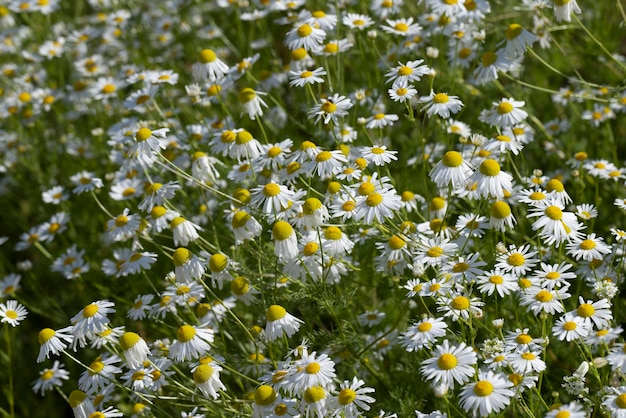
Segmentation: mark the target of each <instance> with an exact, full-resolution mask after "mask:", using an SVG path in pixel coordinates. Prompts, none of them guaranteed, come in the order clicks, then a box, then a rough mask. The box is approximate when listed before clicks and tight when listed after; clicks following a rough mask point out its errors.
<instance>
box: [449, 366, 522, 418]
mask: <svg viewBox="0 0 626 418" xmlns="http://www.w3.org/2000/svg"><path fill="white" fill-rule="evenodd" d="M512 387H513V383H512V382H510V381H509V380H508V379H507V378H506V376H503V375H501V374H499V373H494V372H493V371H491V370H487V371H484V370H481V371H479V372H478V381H477V382H475V383H470V384H468V385H466V386H464V387H463V389H462V390H461V393H460V394H459V404H460V405H461V408H463V409H464V410H465V411H466V412H468V413H469V412H471V413H472V415H473V416H480V417H486V416H488V415H490V414H492V413H498V412H500V411H502V410H503V409H505V408H506V407H507V406H508V405H509V402H510V401H511V398H512V397H513V396H514V395H515V391H513V390H511V388H512Z"/></svg>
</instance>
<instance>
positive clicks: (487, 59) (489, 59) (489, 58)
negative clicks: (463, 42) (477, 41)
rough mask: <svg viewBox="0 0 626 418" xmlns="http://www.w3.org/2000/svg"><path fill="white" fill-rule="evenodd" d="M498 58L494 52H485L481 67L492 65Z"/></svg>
mask: <svg viewBox="0 0 626 418" xmlns="http://www.w3.org/2000/svg"><path fill="white" fill-rule="evenodd" d="M497 59H498V56H497V55H496V54H495V53H494V52H491V51H489V52H485V53H484V54H483V56H482V60H481V61H482V64H483V67H489V66H490V65H493V64H494V63H495V62H496V61H497Z"/></svg>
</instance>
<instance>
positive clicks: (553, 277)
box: [546, 271, 561, 280]
mask: <svg viewBox="0 0 626 418" xmlns="http://www.w3.org/2000/svg"><path fill="white" fill-rule="evenodd" d="M559 277H561V274H560V273H559V272H556V271H551V272H550V273H548V274H546V279H547V280H557V279H558V278H559Z"/></svg>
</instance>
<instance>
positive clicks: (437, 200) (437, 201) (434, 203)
mask: <svg viewBox="0 0 626 418" xmlns="http://www.w3.org/2000/svg"><path fill="white" fill-rule="evenodd" d="M445 206H446V200H445V199H444V198H442V197H434V198H433V199H432V200H431V201H430V204H429V208H430V210H442V209H443V208H444V207H445Z"/></svg>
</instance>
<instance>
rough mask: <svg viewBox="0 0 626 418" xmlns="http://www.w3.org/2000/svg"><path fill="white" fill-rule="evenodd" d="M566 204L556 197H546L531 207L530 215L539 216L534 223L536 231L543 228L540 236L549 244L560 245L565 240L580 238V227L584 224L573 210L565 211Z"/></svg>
mask: <svg viewBox="0 0 626 418" xmlns="http://www.w3.org/2000/svg"><path fill="white" fill-rule="evenodd" d="M564 209H565V206H564V205H563V204H562V203H561V201H560V200H557V199H556V198H553V199H550V198H548V199H546V200H544V201H542V202H540V203H537V204H536V207H534V208H531V210H530V213H529V214H528V217H529V218H531V217H537V218H538V219H537V220H536V221H535V222H534V223H533V224H532V228H533V230H534V231H536V230H538V229H541V233H540V236H541V238H542V239H543V241H544V242H545V243H546V244H547V245H552V244H554V245H555V246H557V247H558V246H559V245H560V244H561V243H563V242H565V241H568V242H570V241H572V240H576V239H577V238H578V234H579V231H580V229H582V228H583V226H582V225H581V224H580V223H578V220H577V219H576V215H575V214H574V213H572V212H566V211H564Z"/></svg>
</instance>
